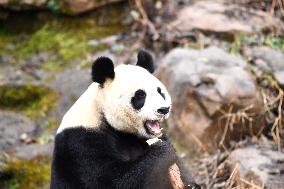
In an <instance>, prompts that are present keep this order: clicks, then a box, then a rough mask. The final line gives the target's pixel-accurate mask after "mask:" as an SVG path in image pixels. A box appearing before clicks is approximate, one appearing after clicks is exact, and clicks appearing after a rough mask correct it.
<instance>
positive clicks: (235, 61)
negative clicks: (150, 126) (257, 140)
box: [157, 47, 264, 151]
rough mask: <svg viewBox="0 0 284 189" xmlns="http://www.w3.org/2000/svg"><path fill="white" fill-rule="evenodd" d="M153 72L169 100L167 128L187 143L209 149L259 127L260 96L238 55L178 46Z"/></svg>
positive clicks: (217, 49) (251, 132)
mask: <svg viewBox="0 0 284 189" xmlns="http://www.w3.org/2000/svg"><path fill="white" fill-rule="evenodd" d="M157 76H158V77H159V78H160V79H161V80H162V82H163V83H164V84H165V85H166V87H167V89H168V90H169V92H170V94H171V96H172V101H173V108H172V115H171V116H170V119H169V120H168V122H167V126H168V127H167V129H168V131H169V132H170V134H172V135H173V136H174V137H179V141H182V142H183V143H184V144H185V145H188V146H191V147H192V145H193V144H197V145H200V146H202V148H204V150H206V151H210V150H214V149H216V147H218V146H223V144H224V145H226V144H229V142H230V141H231V140H239V139H241V138H242V137H244V136H245V135H247V134H256V133H259V132H261V131H262V129H263V127H264V121H263V118H261V116H260V114H261V113H263V111H264V110H263V106H262V100H261V97H260V94H259V93H258V91H257V88H256V86H255V83H254V81H253V80H252V78H251V76H250V74H249V72H248V71H247V65H246V62H245V61H244V60H243V59H241V58H240V57H238V56H234V55H230V54H228V53H226V52H225V51H223V50H222V49H219V48H216V47H210V48H207V49H204V50H192V49H182V48H176V49H173V50H172V51H170V52H169V53H168V54H167V55H166V56H165V57H164V59H162V60H161V64H160V67H159V69H158V71H157ZM181 138H183V139H181Z"/></svg>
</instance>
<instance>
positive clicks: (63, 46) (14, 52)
mask: <svg viewBox="0 0 284 189" xmlns="http://www.w3.org/2000/svg"><path fill="white" fill-rule="evenodd" d="M55 2H56V1H49V4H50V6H51V7H53V8H52V9H57V8H56V6H57V5H56V4H54V3H55ZM109 9H110V10H109V14H108V16H107V17H105V16H104V17H103V19H102V15H104V14H103V13H104V12H103V11H101V12H102V13H100V11H97V13H96V14H95V13H94V14H90V15H85V16H78V17H68V16H63V15H60V16H57V15H53V14H50V13H29V14H30V15H24V16H22V18H21V19H15V18H13V16H11V18H10V17H8V18H7V19H6V20H4V21H3V20H0V24H3V27H1V28H0V52H1V54H2V55H8V56H11V57H13V58H14V59H15V61H14V62H13V63H14V64H19V62H24V63H25V62H29V59H30V58H31V57H33V56H35V55H37V54H39V53H47V54H48V60H45V62H42V63H40V66H41V68H43V69H46V70H49V71H57V70H60V69H62V68H64V67H65V66H66V65H68V64H69V63H71V62H79V63H80V61H82V60H84V59H86V57H87V56H88V55H90V54H93V53H95V52H97V51H101V50H104V49H106V48H107V46H106V45H98V46H91V45H89V44H88V41H89V40H94V39H101V38H104V37H107V36H109V35H113V34H116V33H118V32H121V31H122V29H123V28H122V26H121V24H120V15H121V12H122V9H121V8H117V7H116V8H113V9H114V10H112V9H111V8H109ZM105 12H106V10H105ZM15 16H17V17H21V15H15ZM100 20H103V21H100ZM101 22H102V23H101ZM10 63H11V62H10Z"/></svg>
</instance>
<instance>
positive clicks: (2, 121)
mask: <svg viewBox="0 0 284 189" xmlns="http://www.w3.org/2000/svg"><path fill="white" fill-rule="evenodd" d="M33 130H34V124H33V123H32V122H31V121H30V120H29V119H28V118H26V117H24V116H22V115H20V114H17V113H12V112H4V111H0V151H2V150H8V149H11V148H12V147H15V146H18V145H21V142H20V136H21V135H22V134H23V133H27V134H31V133H32V132H33Z"/></svg>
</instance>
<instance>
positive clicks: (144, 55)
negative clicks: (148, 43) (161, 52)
mask: <svg viewBox="0 0 284 189" xmlns="http://www.w3.org/2000/svg"><path fill="white" fill-rule="evenodd" d="M136 65H137V66H141V67H142V68H145V69H146V70H148V71H149V72H150V73H153V72H154V71H155V67H154V61H153V57H152V55H151V54H150V53H149V52H147V51H146V50H144V49H141V50H140V51H139V52H138V56H137V64H136Z"/></svg>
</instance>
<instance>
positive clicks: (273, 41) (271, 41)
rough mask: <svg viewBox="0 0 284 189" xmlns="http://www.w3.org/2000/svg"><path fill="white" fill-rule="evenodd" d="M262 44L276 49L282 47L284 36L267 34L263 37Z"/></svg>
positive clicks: (283, 45)
mask: <svg viewBox="0 0 284 189" xmlns="http://www.w3.org/2000/svg"><path fill="white" fill-rule="evenodd" d="M264 45H267V46H270V47H272V48H274V49H277V50H283V49H284V37H273V36H267V37H265V39H264Z"/></svg>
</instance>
